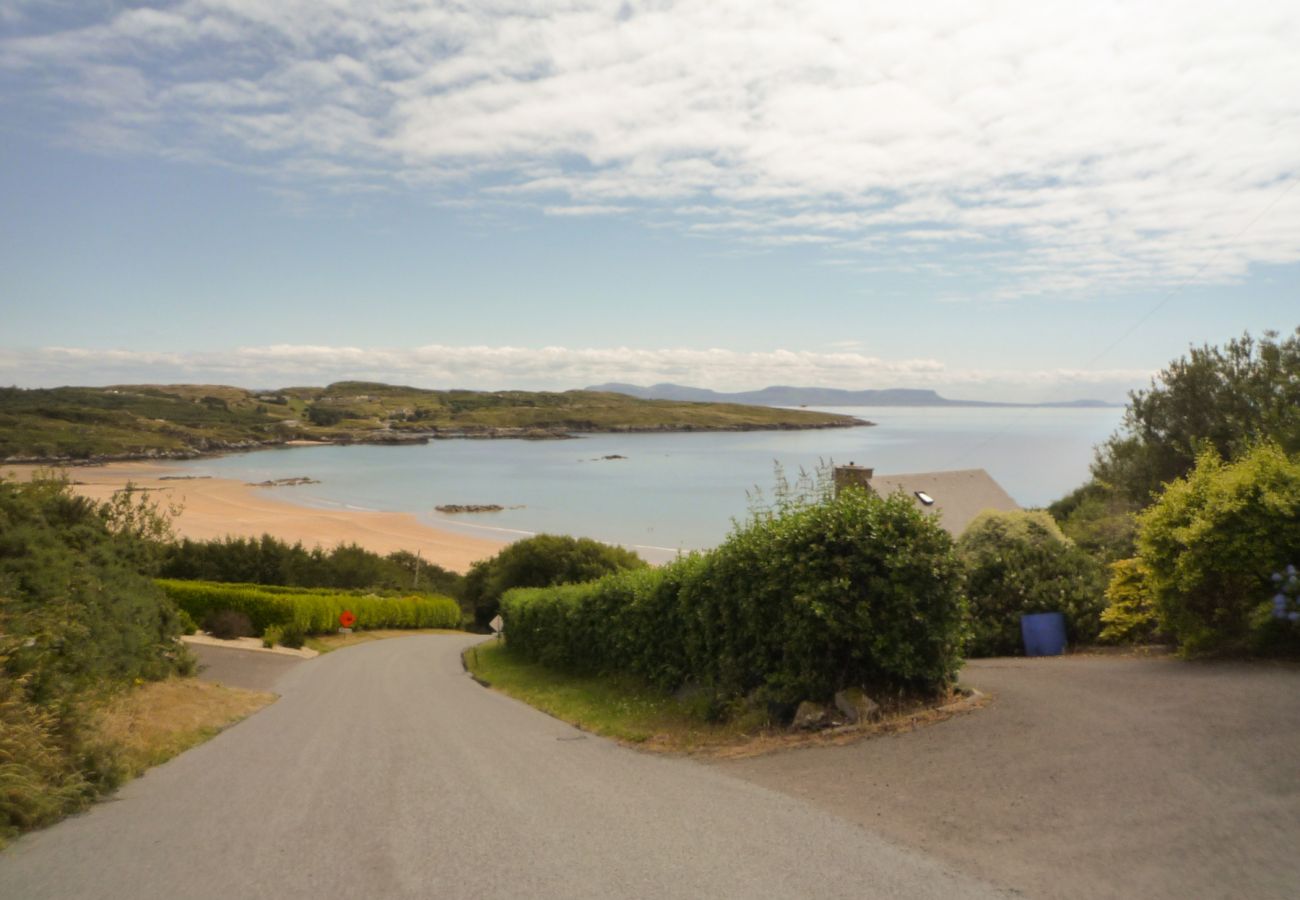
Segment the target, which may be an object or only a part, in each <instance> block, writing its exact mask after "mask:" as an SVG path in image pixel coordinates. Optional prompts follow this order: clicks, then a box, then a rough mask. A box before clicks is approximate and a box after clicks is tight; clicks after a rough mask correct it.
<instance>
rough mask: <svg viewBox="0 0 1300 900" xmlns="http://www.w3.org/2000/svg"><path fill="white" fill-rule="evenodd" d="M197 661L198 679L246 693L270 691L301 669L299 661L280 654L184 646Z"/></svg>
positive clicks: (296, 658)
mask: <svg viewBox="0 0 1300 900" xmlns="http://www.w3.org/2000/svg"><path fill="white" fill-rule="evenodd" d="M186 646H187V647H188V648H189V651H190V653H192V654H194V656H195V658H196V659H198V661H199V671H198V677H199V679H200V680H201V681H212V682H216V683H217V684H224V685H226V686H227V687H237V688H244V689H245V690H249V691H269V690H273V689H274V688H275V686H276V685H277V684H279V682H280V679H281V678H283V677H284V676H285V675H288V674H289V673H290V672H291V671H293V670H294V669H296V668H297V667H298V666H300V665H301V664H302V662H303V660H302V659H300V658H299V657H296V656H287V655H285V654H282V653H263V652H261V651H258V650H239V649H236V648H230V647H213V646H210V645H208V644H187V645H186Z"/></svg>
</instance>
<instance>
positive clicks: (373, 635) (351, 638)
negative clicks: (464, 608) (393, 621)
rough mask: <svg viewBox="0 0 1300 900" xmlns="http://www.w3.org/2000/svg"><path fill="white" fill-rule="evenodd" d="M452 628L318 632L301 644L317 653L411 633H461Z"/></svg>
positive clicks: (405, 635) (407, 635) (406, 635)
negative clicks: (339, 632)
mask: <svg viewBox="0 0 1300 900" xmlns="http://www.w3.org/2000/svg"><path fill="white" fill-rule="evenodd" d="M462 633H463V632H460V631H456V630H455V629H452V628H376V629H374V630H373V631H354V632H352V633H351V634H337V633H335V634H318V635H315V636H313V637H309V638H307V642H306V643H305V644H304V645H303V646H305V647H310V648H311V649H312V650H315V651H316V652H317V653H329V652H330V651H331V650H342V649H343V648H344V647H352V646H355V645H357V644H367V643H369V642H370V641H382V640H386V639H388V638H399V637H410V636H411V635H413V634H462Z"/></svg>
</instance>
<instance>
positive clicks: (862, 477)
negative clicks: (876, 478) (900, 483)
mask: <svg viewBox="0 0 1300 900" xmlns="http://www.w3.org/2000/svg"><path fill="white" fill-rule="evenodd" d="M874 474H876V470H875V469H868V468H867V467H866V466H859V465H857V464H855V463H852V462H850V463H849V464H848V465H847V466H836V467H835V496H836V497H838V496H839V495H840V491H842V490H844V489H845V488H846V487H860V488H862V489H863V490H864V491H870V490H871V476H872V475H874Z"/></svg>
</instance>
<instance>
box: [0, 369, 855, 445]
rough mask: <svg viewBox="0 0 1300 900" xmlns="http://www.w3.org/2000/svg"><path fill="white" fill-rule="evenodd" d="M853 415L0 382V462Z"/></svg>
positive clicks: (408, 394)
mask: <svg viewBox="0 0 1300 900" xmlns="http://www.w3.org/2000/svg"><path fill="white" fill-rule="evenodd" d="M864 424H868V423H865V422H863V421H862V420H860V419H855V418H852V417H851V416H841V415H832V414H828V413H819V412H809V411H807V410H788V409H775V408H770V407H757V406H741V405H738V404H734V403H684V402H678V401H670V400H639V399H636V398H633V397H627V396H624V395H621V394H612V393H602V392H595V391H565V392H563V393H549V392H530V391H494V392H481V391H433V390H423V389H421V388H413V387H401V386H395V385H387V384H374V383H369V382H358V381H345V382H338V383H337V384H332V385H329V386H328V387H323V388H316V387H295V388H284V389H281V390H274V391H250V390H245V389H243V388H236V387H226V386H220V385H192V384H191V385H119V386H115V387H107V388H78V387H62V388H50V389H36V390H25V389H22V388H0V461H8V462H47V461H59V462H64V461H81V460H85V461H90V460H107V459H146V458H186V457H193V456H198V455H202V454H205V453H219V452H223V451H228V450H251V449H255V448H258V447H266V446H274V445H277V444H284V443H286V442H289V441H294V440H313V441H328V442H335V443H406V442H423V441H427V440H430V439H436V438H494V437H495V438H501V437H514V438H520V437H522V438H555V437H565V436H568V435H571V434H574V433H580V432H631V431H749V430H767V429H773V430H778V429H803V428H844V427H852V426H855V425H864Z"/></svg>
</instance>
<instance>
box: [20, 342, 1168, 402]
mask: <svg viewBox="0 0 1300 900" xmlns="http://www.w3.org/2000/svg"><path fill="white" fill-rule="evenodd" d="M843 343H844V348H843V349H834V350H833V351H832V352H813V351H797V350H783V349H777V350H770V351H755V352H741V351H735V350H722V349H706V350H694V349H685V348H664V349H653V350H644V349H634V348H629V347H587V348H569V347H540V348H533V347H489V346H469V347H453V346H444V345H438V344H433V345H428V346H424V347H411V348H393V347H329V346H312V345H297V344H277V345H271V346H264V347H241V348H237V349H234V350H230V351H220V352H213V351H206V352H190V353H178V352H150V351H134V350H91V349H83V348H76V347H44V348H40V349H36V350H4V349H0V384H2V383H6V382H8V383H14V384H18V385H20V386H25V387H35V386H47V387H48V386H53V385H60V384H113V383H168V382H181V381H184V382H197V383H227V384H236V385H240V386H243V387H285V386H288V385H307V384H318V385H319V384H325V383H327V382H330V381H339V380H353V379H361V380H373V381H386V382H392V383H403V384H412V385H415V386H417V387H429V388H453V387H458V388H473V389H481V390H500V389H507V388H515V389H532V390H568V389H572V388H579V387H585V386H587V385H590V384H598V383H604V382H607V381H620V382H629V383H632V384H655V383H660V382H675V383H678V384H687V385H691V386H695V387H707V388H713V389H715V390H721V391H737V390H753V389H757V388H762V387H767V386H769V385H774V384H786V385H798V386H819V387H839V388H850V389H866V388H890V387H931V388H935V389H943V390H948V391H952V390H956V391H958V392H959V394H958V396H962V397H991V398H993V399H1030V400H1042V399H1055V398H1057V397H1065V396H1072V395H1071V394H1070V393H1069V392H1070V391H1075V392H1078V391H1083V392H1084V393H1088V392H1089V391H1091V392H1092V393H1094V394H1095V393H1098V392H1100V393H1101V395H1102V397H1103V399H1118V398H1119V397H1121V396H1122V393H1123V391H1124V390H1125V389H1127V388H1129V387H1132V386H1137V385H1140V384H1142V383H1143V382H1145V381H1146V379H1147V378H1148V377H1149V375H1150V373H1149V372H1147V371H1145V370H1093V371H1081V370H1071V369H1053V370H1011V369H1005V370H996V369H988V370H983V369H981V370H975V369H971V370H958V369H951V368H949V367H948V366H946V365H944V363H942V362H941V361H939V360H935V359H903V360H886V359H881V358H879V357H874V356H868V355H866V354H863V353H859V352H854V351H853V348H852V347H851V346H850V345H851V344H852V343H853V342H843ZM992 389H996V391H997V393H996V395H995V394H994V393H990V390H992ZM1062 392H1064V393H1062Z"/></svg>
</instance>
